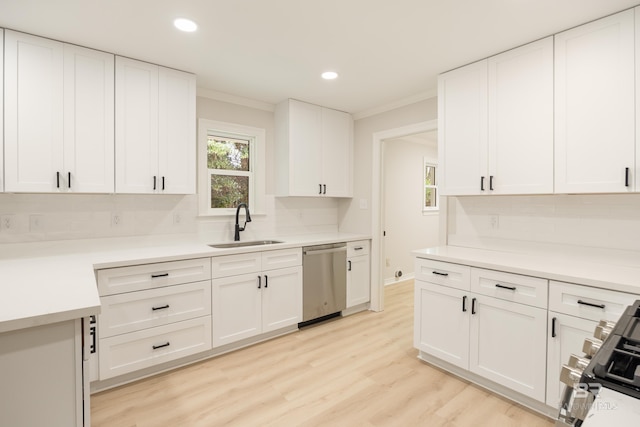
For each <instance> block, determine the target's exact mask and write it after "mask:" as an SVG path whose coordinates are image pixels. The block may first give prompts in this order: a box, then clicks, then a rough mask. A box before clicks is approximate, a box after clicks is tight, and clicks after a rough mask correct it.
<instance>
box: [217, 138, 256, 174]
mask: <svg viewBox="0 0 640 427" xmlns="http://www.w3.org/2000/svg"><path fill="white" fill-rule="evenodd" d="M249 164H250V153H249V141H248V140H241V139H232V138H221V137H216V136H209V137H208V138H207V167H208V168H209V169H222V170H238V171H249Z"/></svg>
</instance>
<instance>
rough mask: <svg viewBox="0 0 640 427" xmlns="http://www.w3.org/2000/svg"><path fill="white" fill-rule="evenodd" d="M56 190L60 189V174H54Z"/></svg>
mask: <svg viewBox="0 0 640 427" xmlns="http://www.w3.org/2000/svg"><path fill="white" fill-rule="evenodd" d="M56 188H60V172H59V171H58V172H56Z"/></svg>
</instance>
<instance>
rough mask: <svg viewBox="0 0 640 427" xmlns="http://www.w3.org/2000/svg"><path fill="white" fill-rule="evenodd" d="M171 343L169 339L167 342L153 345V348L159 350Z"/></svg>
mask: <svg viewBox="0 0 640 427" xmlns="http://www.w3.org/2000/svg"><path fill="white" fill-rule="evenodd" d="M170 345H171V343H170V342H169V341H167V342H166V343H164V344H160V345H154V346H152V347H153V349H154V350H157V349H159V348H162V347H169V346H170Z"/></svg>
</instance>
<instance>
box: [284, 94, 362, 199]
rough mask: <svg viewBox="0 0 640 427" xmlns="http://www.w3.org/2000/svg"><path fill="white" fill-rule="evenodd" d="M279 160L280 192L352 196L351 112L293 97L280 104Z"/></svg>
mask: <svg viewBox="0 0 640 427" xmlns="http://www.w3.org/2000/svg"><path fill="white" fill-rule="evenodd" d="M276 161H277V162H278V166H277V168H276V186H277V194H278V195H281V196H308V197H313V196H319V197H323V196H324V197H327V196H330V197H351V196H352V193H353V190H352V181H353V179H352V176H353V171H352V169H353V168H352V163H353V119H352V118H351V115H349V114H348V113H344V112H341V111H336V110H331V109H329V108H325V107H320V106H318V105H313V104H307V103H305V102H300V101H296V100H292V99H290V100H287V101H285V102H282V103H280V104H279V105H278V106H277V108H276Z"/></svg>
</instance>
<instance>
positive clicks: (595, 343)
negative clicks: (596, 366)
mask: <svg viewBox="0 0 640 427" xmlns="http://www.w3.org/2000/svg"><path fill="white" fill-rule="evenodd" d="M600 346H602V341H600V340H598V339H595V338H586V339H585V340H584V344H583V345H582V351H583V352H584V354H585V355H586V356H587V357H593V355H594V354H596V352H597V351H598V350H600Z"/></svg>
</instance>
